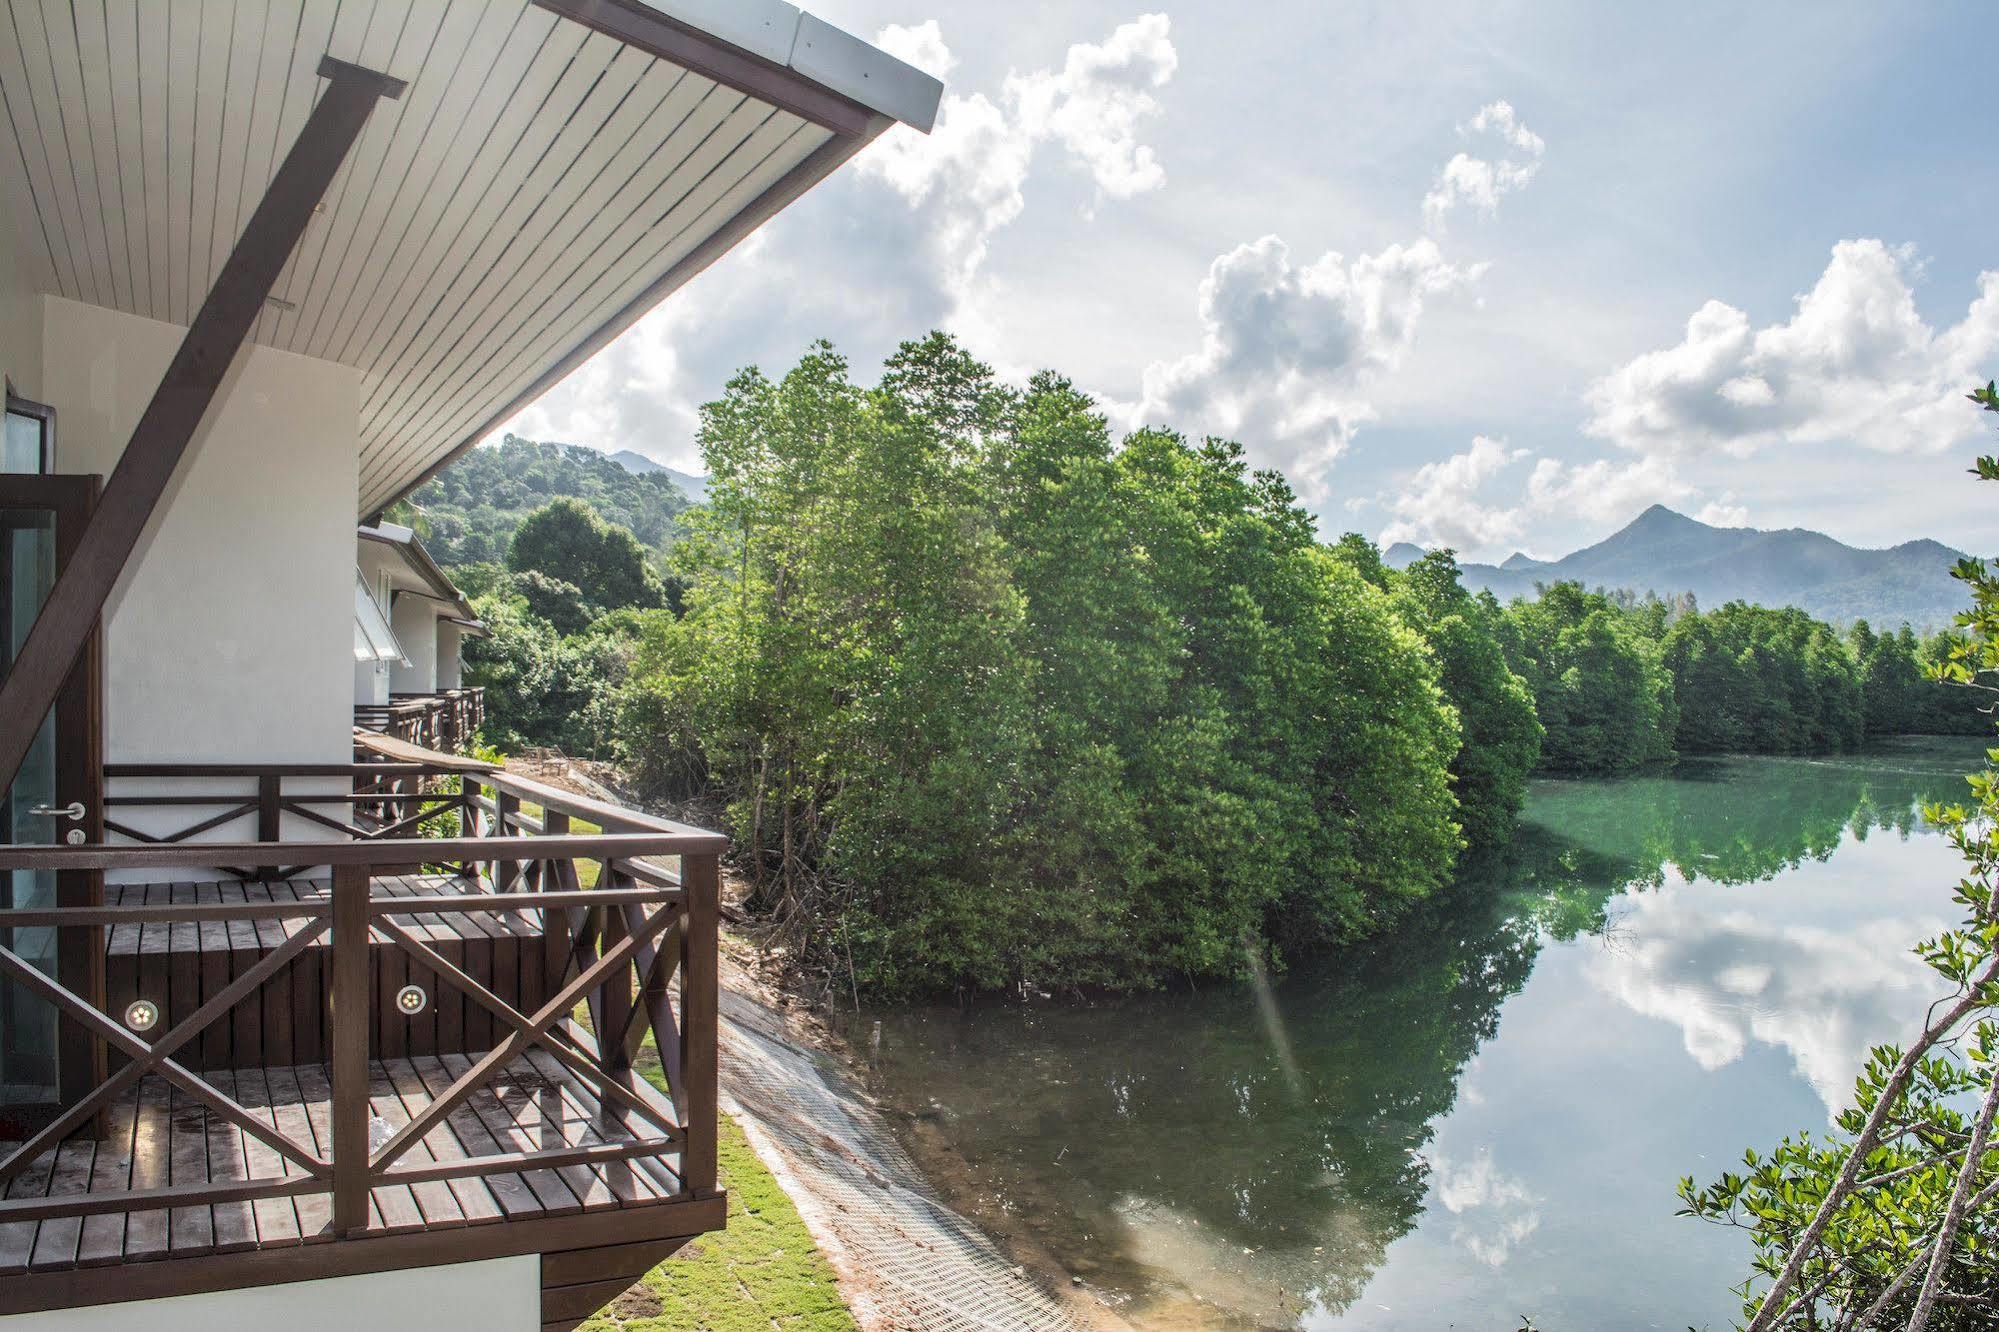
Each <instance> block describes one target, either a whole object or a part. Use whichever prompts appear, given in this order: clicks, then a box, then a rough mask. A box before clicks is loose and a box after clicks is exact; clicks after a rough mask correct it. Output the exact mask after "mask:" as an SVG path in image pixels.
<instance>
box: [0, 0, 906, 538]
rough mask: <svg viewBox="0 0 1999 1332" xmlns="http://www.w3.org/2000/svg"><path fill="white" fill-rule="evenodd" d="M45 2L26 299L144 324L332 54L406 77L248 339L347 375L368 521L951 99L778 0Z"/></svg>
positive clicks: (221, 244)
mask: <svg viewBox="0 0 1999 1332" xmlns="http://www.w3.org/2000/svg"><path fill="white" fill-rule="evenodd" d="M273 3H274V5H275V0H273ZM127 10H128V16H129V15H130V14H131V13H132V7H130V6H128V7H127ZM235 10H241V11H243V12H242V13H236V12H234V11H235ZM64 11H65V12H64V17H63V20H62V21H61V22H60V23H52V22H49V21H48V15H47V14H45V13H44V9H43V7H42V6H39V5H24V6H17V7H16V13H15V20H16V22H15V28H14V30H13V32H12V33H11V34H10V39H9V40H8V41H7V42H4V43H0V92H4V93H5V96H4V98H0V188H4V189H6V190H7V191H8V193H9V194H10V196H11V197H14V198H16V199H26V200H30V201H32V206H31V207H26V208H16V209H13V210H11V211H12V212H14V213H15V214H16V215H17V216H16V217H15V219H14V221H15V224H16V235H17V242H18V249H19V251H20V255H21V260H22V265H23V268H24V270H25V276H26V280H27V281H29V282H31V283H32V284H33V285H34V287H35V289H37V290H40V291H44V292H49V293H52V294H55V295H58V296H65V297H68V298H70V299H73V300H78V301H85V302H89V303H91V304H96V305H104V306H109V307H112V308H115V309H120V310H124V311H126V312H128V313H131V314H136V315H141V316H144V317H147V318H152V319H161V320H167V321H170V322H173V323H180V324H185V323H187V322H188V321H189V320H190V319H191V318H192V316H193V314H194V312H195V310H196V308H197V307H199V305H200V304H201V302H202V300H203V298H204V297H205V295H206V293H207V292H208V290H209V287H210V286H211V284H212V283H213V281H214V278H215V275H216V273H217V271H218V270H219V269H220V267H221V265H222V263H223V261H224V259H225V258H226V257H227V256H228V254H229V252H230V248H231V246H232V245H233V244H234V242H235V239H236V237H237V235H238V234H239V233H240V232H241V230H242V228H243V225H244V223H245V221H246V220H247V219H248V217H249V215H250V212H251V211H252V210H253V209H254V208H255V207H256V206H257V204H258V202H259V200H260V199H261V197H262V195H263V192H264V190H265V187H266V186H267V184H268V183H269V181H270V179H271V176H272V173H273V171H274V170H275V169H276V167H277V164H278V162H279V161H280V160H281V159H282V157H283V154H284V153H285V152H286V151H287V150H288V149H289V148H290V146H291V143H292V141H293V138H294V137H295V136H296V135H297V133H298V130H299V126H300V125H301V124H303V123H304V119H305V115H306V113H307V110H308V109H309V108H310V106H311V105H312V103H313V101H314V99H315V98H316V97H317V96H318V95H319V91H320V89H321V88H322V87H323V84H322V82H321V80H320V79H319V78H318V76H317V74H316V70H317V68H318V65H319V61H320V58H321V56H322V55H332V56H334V57H336V58H338V59H341V60H346V61H350V62H352V63H355V64H358V65H362V66H365V67H367V68H370V69H374V70H379V71H381V72H383V73H386V74H389V75H392V76H394V77H396V78H398V79H402V80H405V81H407V83H408V85H409V86H408V88H407V90H406V91H405V92H404V93H403V95H402V96H401V97H400V98H399V99H397V100H396V101H394V102H385V103H382V104H380V105H379V106H377V107H376V109H375V110H374V112H373V113H372V114H371V116H370V118H369V121H368V124H367V126H366V128H365V129H364V131H363V132H362V135H361V137H360V139H359V140H358V141H357V142H356V144H355V146H354V148H353V150H352V151H351V153H350V154H349V156H348V159H347V161H346V164H345V165H344V167H343V168H342V170H341V173H340V176H339V177H338V179H337V181H336V184H335V185H334V187H333V189H332V190H331V191H329V192H328V194H327V195H326V198H325V200H324V201H323V203H322V205H321V208H322V212H321V213H320V214H319V215H318V216H317V217H316V218H315V219H314V221H313V222H312V224H311V226H310V227H309V228H308V229H307V231H306V234H305V237H304V239H302V240H301V241H300V242H299V244H298V246H297V248H296V250H295V251H294V253H293V254H292V256H291V258H290V260H289V261H288V263H287V264H286V267H285V270H284V273H283V274H282V275H281V276H280V278H279V280H278V284H277V287H276V290H275V292H274V294H273V298H272V302H271V304H270V306H269V308H267V309H266V310H265V312H264V313H263V315H262V316H261V317H260V318H259V320H258V322H257V325H256V327H255V329H254V330H253V333H252V340H253V341H255V342H257V343H259V344H261V345H263V346H266V347H272V348H277V349H280V350H283V351H288V352H295V353H298V354H301V355H305V356H312V357H318V358H321V359H325V360H330V361H335V362H339V363H341V364H344V365H349V366H352V367H354V368H356V369H358V370H360V371H361V372H362V379H361V406H360V437H361V439H360V445H361V447H360V468H359V474H360V486H359V496H358V501H359V503H358V510H357V512H358V513H359V514H370V513H375V512H378V511H380V510H381V509H382V508H383V507H385V506H386V505H388V504H389V503H391V502H393V501H394V500H395V499H397V498H399V497H400V496H402V495H404V494H407V493H408V492H409V491H410V490H412V489H414V488H415V487H416V486H417V485H419V484H421V482H422V481H423V480H424V479H426V478H427V477H428V476H430V475H431V474H433V473H434V472H435V471H436V470H437V469H438V468H440V467H442V466H443V465H444V464H445V463H446V462H448V461H449V460H450V459H451V458H452V457H454V456H456V454H457V453H458V452H460V451H462V450H464V449H466V448H470V447H471V446H472V445H473V444H474V443H476V442H477V441H478V440H479V439H480V438H482V437H483V436H485V435H486V434H488V433H490V431H491V430H492V429H493V428H494V427H495V426H497V425H498V424H499V423H501V422H503V421H505V420H506V419H507V418H508V417H510V416H511V415H513V414H514V413H515V412H517V411H519V410H520V409H521V408H522V407H523V406H525V405H526V404H527V403H528V402H531V401H532V400H533V399H534V398H536V397H538V396H539V395H540V394H542V393H543V392H545V391H546V390H547V389H548V388H549V387H551V386H552V385H553V384H555V383H556V382H557V381H559V380H560V379H561V378H562V377H563V376H565V375H567V374H568V373H569V372H570V371H571V370H573V369H574V368H575V367H576V366H577V365H578V364H580V363H581V362H582V361H583V360H584V359H586V358H587V357H589V356H590V355H592V354H594V353H595V352H596V351H597V350H598V349H599V348H601V347H602V346H603V345H604V344H605V343H607V342H609V341H610V340H611V339H612V338H613V337H615V336H617V334H619V333H621V332H622V331H624V329H626V328H628V327H629V326H630V325H631V324H632V323H633V322H634V321H636V320H637V319H638V318H639V316H640V315H642V314H644V313H645V312H646V311H647V310H649V309H651V308H652V307H653V306H654V305H656V304H658V303H659V302H660V301H661V300H662V299H664V298H665V297H666V296H667V295H668V294H669V293H671V292H672V291H674V290H676V289H677V288H678V287H679V286H680V285H681V284H682V283H684V282H685V281H687V280H688V279H689V278H690V277H692V276H693V275H694V274H696V273H698V272H700V271H701V270H702V269H703V268H705V267H707V266H708V265H709V264H710V263H712V262H714V260H715V259H717V258H718V257H720V256H721V255H722V254H724V253H725V252H727V251H728V250H729V249H730V247H732V246H733V245H735V244H736V243H737V242H738V241H740V240H741V239H743V237H745V236H747V235H748V234H749V233H750V232H752V231H754V230H755V229H756V228H757V227H759V226H761V225H762V224H763V223H764V222H765V221H766V220H768V219H769V218H770V217H771V216H773V215H774V214H776V213H777V212H778V211H780V210H781V209H782V208H784V207H785V206H787V205H788V204H789V203H790V202H791V201H792V200H794V199H796V198H797V197H798V196H799V195H801V194H803V193H804V192H805V191H806V190H807V189H809V188H811V186H812V185H814V184H815V183H817V182H818V181H819V180H821V179H823V178H824V177H825V176H826V175H827V174H829V173H830V172H832V171H833V170H835V169H836V168H837V167H838V166H839V165H840V164H841V163H843V162H845V161H846V160H847V159H848V158H850V157H851V156H853V154H854V153H856V152H858V151H859V150H860V149H861V148H862V147H863V146H864V145H865V144H867V143H868V142H869V141H870V140H872V139H873V138H874V137H875V136H876V135H878V134H880V133H882V132H883V131H884V130H886V129H887V128H888V127H889V126H890V125H892V124H894V123H895V122H896V121H898V120H900V121H902V122H904V123H906V124H910V125H914V126H916V127H918V128H927V127H928V126H929V124H930V122H931V120H932V118H933V117H934V115H935V112H936V106H937V100H938V97H939V96H940V94H941V85H939V84H938V83H937V81H936V80H935V79H932V78H930V77H929V76H928V75H925V74H922V73H920V72H918V71H916V70H914V69H912V68H910V67H908V66H906V65H903V64H902V63H900V62H899V61H896V60H894V59H893V58H891V57H889V56H888V55H886V54H884V53H883V52H881V51H878V50H875V49H874V48H872V47H870V46H868V45H867V44H866V43H865V42H861V41H859V40H858V39H856V38H853V37H851V36H848V35H847V34H845V33H841V32H840V31H838V30H837V29H835V28H832V27H830V26H828V25H826V24H824V23H822V22H820V21H819V20H817V19H814V18H812V17H811V16H810V15H807V14H804V13H801V12H800V11H798V10H796V9H794V8H792V7H791V6H790V5H787V4H783V3H781V2H780V0H658V3H654V4H648V3H645V2H644V0H452V3H434V4H422V5H375V6H368V5H352V4H346V5H337V4H334V3H331V0H305V3H303V4H300V3H298V0H293V3H291V4H290V5H289V7H288V9H287V10H286V12H285V14H284V17H283V19H282V21H276V22H269V23H266V22H262V21H258V20H257V17H256V8H255V6H253V5H238V6H234V7H233V9H232V7H230V6H225V5H221V4H201V5H194V4H190V5H187V6H184V7H183V6H180V5H167V4H142V5H138V6H136V11H135V12H136V18H135V21H134V22H128V23H107V22H106V17H105V15H106V11H105V10H104V8H103V6H100V5H82V6H77V7H76V12H75V14H74V15H73V16H71V15H70V14H68V12H67V11H68V7H67V6H65V7H64ZM50 12H51V13H52V12H53V11H50ZM170 15H171V16H172V18H173V19H174V21H172V22H169V21H168V20H169V16H170ZM246 16H247V21H246ZM72 17H73V18H74V22H72V21H71V18H72ZM183 20H185V21H183ZM78 69H82V70H83V71H84V72H83V75H82V76H80V77H79V76H77V74H76V71H77V70H78ZM51 70H54V71H57V73H56V74H55V75H54V76H53V77H51V76H50V74H49V71H51ZM64 71H67V73H64ZM80 126H81V127H91V132H80V131H79V127H80ZM114 129H115V132H114ZM134 181H144V182H145V188H144V189H143V191H139V192H137V193H135V192H134V189H133V186H132V184H131V183H132V182H134Z"/></svg>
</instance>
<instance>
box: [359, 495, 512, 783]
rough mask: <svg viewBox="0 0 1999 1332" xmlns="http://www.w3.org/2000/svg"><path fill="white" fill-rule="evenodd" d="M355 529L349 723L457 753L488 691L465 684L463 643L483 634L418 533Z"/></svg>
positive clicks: (378, 526) (386, 527) (382, 525)
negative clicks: (352, 648) (352, 714)
mask: <svg viewBox="0 0 1999 1332" xmlns="http://www.w3.org/2000/svg"><path fill="white" fill-rule="evenodd" d="M357 530H358V533H359V541H358V543H357V547H358V548H357V550H356V553H355V559H354V570H355V573H354V576H355V594H354V597H355V599H354V724H355V725H356V726H358V727H361V728H362V729H364V730H369V731H378V732H381V733H383V734H387V735H393V736H396V737H398V738H400V739H404V740H408V741H410V742H412V743H415V744H422V745H426V746H428V747H430V748H434V749H451V750H461V749H464V748H465V746H466V744H467V743H468V742H469V741H470V739H471V737H472V732H473V731H474V730H475V729H476V728H477V727H478V725H479V722H480V720H481V719H482V718H483V717H484V715H485V691H484V690H483V689H480V688H479V687H477V686H468V685H467V684H466V683H465V662H464V646H465V640H466V639H468V638H485V637H489V636H490V634H489V632H488V630H487V628H486V626H485V625H484V624H482V623H481V622H480V620H479V617H478V615H477V614H476V613H475V612H474V611H473V609H472V605H471V603H470V602H469V601H467V600H466V599H465V594H464V593H463V592H461V591H459V590H458V586H457V584H455V583H453V582H452V581H451V579H450V577H449V576H448V575H446V574H445V572H444V570H442V569H440V568H439V567H438V565H437V561H436V560H434V559H432V558H431V555H430V552H429V551H428V550H426V549H425V548H424V544H423V541H422V539H421V538H419V537H418V536H417V534H416V533H415V532H413V531H411V530H410V529H409V528H407V527H403V526H401V525H400V524H397V523H386V522H380V521H377V522H376V523H374V524H373V525H369V524H366V523H364V524H362V525H361V526H360V528H359V529H357Z"/></svg>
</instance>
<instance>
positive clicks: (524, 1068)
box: [493, 1060, 620, 1211]
mask: <svg viewBox="0 0 1999 1332" xmlns="http://www.w3.org/2000/svg"><path fill="white" fill-rule="evenodd" d="M507 1071H508V1073H509V1074H513V1075H515V1076H517V1077H519V1079H520V1082H519V1083H518V1084H515V1085H509V1084H508V1083H507V1082H504V1081H503V1082H500V1083H498V1084H496V1085H495V1087H494V1088H493V1097H494V1099H495V1100H496V1101H498V1102H499V1103H500V1105H501V1106H502V1107H503V1108H504V1109H505V1110H506V1111H507V1112H508V1113H509V1114H511V1115H512V1116H513V1117H514V1122H515V1123H516V1124H517V1125H519V1126H520V1131H521V1135H522V1137H523V1138H525V1139H526V1140H527V1141H528V1143H530V1144H531V1147H530V1150H540V1151H553V1150H555V1149H556V1148H559V1147H576V1146H582V1145H594V1144H596V1143H600V1142H602V1141H603V1140H604V1139H603V1137H602V1136H601V1135H599V1134H598V1133H597V1131H596V1130H595V1129H594V1128H593V1127H592V1126H591V1124H590V1122H589V1121H588V1120H587V1119H585V1118H583V1117H582V1116H581V1115H580V1114H571V1113H570V1111H572V1110H573V1109H574V1108H575V1103H574V1102H573V1101H566V1100H565V1098H564V1097H563V1095H562V1089H561V1086H560V1084H558V1083H550V1082H547V1081H546V1079H544V1078H543V1077H542V1076H541V1074H540V1073H539V1072H537V1071H536V1070H535V1069H534V1067H533V1066H532V1065H531V1064H529V1063H527V1062H526V1061H524V1060H517V1061H515V1063H513V1064H512V1065H510V1066H509V1068H508V1070H507ZM537 1084H541V1085H537ZM556 1173H557V1174H558V1175H560V1176H562V1182H563V1183H565V1184H567V1185H568V1186H569V1191H570V1192H571V1193H574V1194H575V1195H576V1201H577V1203H578V1204H579V1205H580V1206H581V1207H582V1208H583V1209H584V1210H585V1211H595V1210H598V1209H600V1208H605V1207H616V1206H618V1205H619V1201H620V1200H619V1197H618V1194H617V1191H616V1190H614V1189H613V1188H612V1187H611V1186H610V1184H609V1183H608V1182H607V1181H606V1180H605V1178H604V1175H603V1173H602V1172H601V1171H600V1170H599V1168H598V1167H597V1166H594V1165H574V1166H562V1167H559V1168H558V1169H557V1170H556Z"/></svg>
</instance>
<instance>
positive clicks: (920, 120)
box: [789, 14, 944, 134]
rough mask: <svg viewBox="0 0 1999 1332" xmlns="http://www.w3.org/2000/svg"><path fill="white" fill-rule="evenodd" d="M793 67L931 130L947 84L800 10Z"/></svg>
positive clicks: (867, 104) (865, 103) (884, 112)
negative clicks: (801, 12)
mask: <svg viewBox="0 0 1999 1332" xmlns="http://www.w3.org/2000/svg"><path fill="white" fill-rule="evenodd" d="M789 63H790V65H791V68H793V69H795V70H797V71H798V72H799V73H800V74H803V75H805V77H807V78H809V79H811V80H812V81H813V82H815V83H818V84H821V85H823V86H825V87H828V88H831V89H832V90H833V91H834V92H837V93H840V94H842V95H844V96H847V97H851V98H853V99H854V100H855V101H857V102H859V103H860V104H861V105H863V106H865V107H868V108H870V109H872V110H874V111H878V112H880V113H881V114H882V115H885V116H890V117H893V118H894V119H896V120H899V121H901V122H902V123H903V124H905V125H908V126H910V127H911V128H912V129H919V130H922V131H923V132H924V133H925V134H928V133H929V132H930V130H931V127H932V126H934V125H935V124H936V123H937V106H938V102H939V101H940V100H941V99H942V98H943V96H944V85H943V84H942V83H941V82H939V81H938V80H937V79H935V78H932V77H931V76H930V75H928V74H925V73H924V72H923V71H922V70H920V69H917V68H916V67H915V66H913V65H905V64H904V63H903V62H902V61H900V60H897V59H896V58H895V57H893V56H891V55H888V54H887V53H886V52H884V51H882V50H881V49H880V48H879V47H876V46H873V45H870V44H869V43H867V42H864V41H862V40H861V39H860V38H858V37H856V36H854V35H853V34H852V33H850V32H845V31H843V30H841V29H839V28H836V27H834V26H833V25H832V24H830V23H828V22H826V21H825V20H824V19H817V18H814V17H813V16H812V15H810V14H800V15H799V16H798V39H797V41H796V43H794V45H793V46H792V50H791V60H790V62H789Z"/></svg>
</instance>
